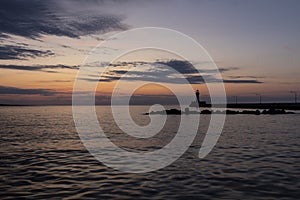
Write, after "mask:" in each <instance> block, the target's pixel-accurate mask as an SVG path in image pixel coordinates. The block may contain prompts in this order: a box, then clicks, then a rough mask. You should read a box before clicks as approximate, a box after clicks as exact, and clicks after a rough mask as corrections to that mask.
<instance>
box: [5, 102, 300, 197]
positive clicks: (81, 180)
mask: <svg viewBox="0 0 300 200" xmlns="http://www.w3.org/2000/svg"><path fill="white" fill-rule="evenodd" d="M131 111H132V116H133V118H134V119H135V120H136V122H137V123H138V124H141V125H145V124H147V123H148V122H149V118H148V116H144V115H141V113H143V112H146V111H147V107H132V110H131ZM97 113H98V115H99V120H100V122H101V124H102V125H103V128H104V130H105V131H106V132H108V137H109V138H110V139H111V140H112V141H113V142H114V143H115V144H118V145H119V146H120V147H122V148H124V149H127V150H130V151H137V152H138V151H151V150H153V149H155V148H160V147H162V146H163V145H165V144H167V143H168V142H169V141H170V140H171V139H172V137H173V136H174V133H175V132H176V128H177V125H176V124H178V120H179V116H168V120H169V121H168V122H167V124H166V127H165V128H164V129H163V130H162V132H161V133H159V134H158V135H157V136H156V137H154V138H151V139H144V140H141V139H140V140H133V139H132V138H129V137H128V136H126V135H125V134H123V133H122V131H120V130H119V129H118V127H117V126H116V125H115V124H114V123H113V122H112V117H111V115H110V110H109V108H108V107H97ZM158 117H159V116H158ZM209 119H210V117H209V116H203V119H201V125H200V130H199V132H198V135H197V137H196V138H195V141H194V143H193V145H192V146H191V147H190V148H189V150H188V151H187V152H186V153H185V154H184V155H183V156H182V157H181V158H180V159H179V160H177V161H176V162H174V163H173V164H172V165H170V166H168V167H166V168H163V169H161V170H159V171H155V172H151V173H143V174H129V173H124V172H120V171H116V170H113V169H111V168H108V167H106V166H105V165H103V164H101V163H100V162H98V161H97V160H96V159H95V158H94V157H93V156H91V155H90V154H89V153H88V152H87V150H86V149H85V148H84V146H83V145H82V143H81V141H80V139H79V136H78V134H77V133H76V131H75V127H74V122H73V119H72V112H71V107H0V127H1V132H0V135H1V137H0V150H1V154H0V160H1V162H0V198H1V199H16V198H28V199H45V198H53V199H62V198H65V199H89V198H91V199H94V198H97V199H134V198H139V199H183V198H187V199H188V198H190V199H192V198H197V199H299V197H300V181H299V180H300V133H299V129H300V123H299V120H300V114H296V115H276V116H268V115H263V116H254V115H232V116H227V118H226V124H225V127H224V131H223V133H222V135H221V137H220V139H219V141H218V143H217V145H216V146H215V148H214V149H213V151H212V152H211V153H210V154H209V155H208V156H207V157H206V158H205V159H199V158H198V157H197V156H198V152H199V148H200V146H201V142H202V139H203V136H204V133H205V131H206V128H207V124H208V122H209ZM124 164H125V163H124Z"/></svg>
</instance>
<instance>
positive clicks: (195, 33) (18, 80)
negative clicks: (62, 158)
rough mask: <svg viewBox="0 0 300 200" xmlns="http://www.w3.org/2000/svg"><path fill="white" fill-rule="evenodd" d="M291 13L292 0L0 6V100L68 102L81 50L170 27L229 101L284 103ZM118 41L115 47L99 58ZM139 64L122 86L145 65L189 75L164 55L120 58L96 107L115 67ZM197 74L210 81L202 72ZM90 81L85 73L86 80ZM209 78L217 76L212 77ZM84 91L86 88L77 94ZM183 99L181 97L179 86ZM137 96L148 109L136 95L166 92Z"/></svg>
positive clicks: (293, 58)
mask: <svg viewBox="0 0 300 200" xmlns="http://www.w3.org/2000/svg"><path fill="white" fill-rule="evenodd" d="M299 10H300V1H297V0H285V1H284V0H243V1H240V0H222V1H221V0H219V1H218V0H216V1H209V0H203V1H197V0H194V1H193V0H187V1H171V0H162V1H138V0H131V1H130V0H128V1H127V0H125V1H112V0H107V1H106V0H102V1H100V0H99V1H97V0H87V1H83V0H82V1H80V0H78V1H71V0H62V1H59V0H57V1H55V0H52V1H51V0H50V1H37V0H30V1H21V0H3V1H0V43H1V46H0V104H38V105H50V104H51V105H52V104H70V103H71V97H72V90H73V83H74V80H75V77H76V74H77V71H78V68H79V66H80V65H81V64H82V63H83V62H84V60H85V58H86V56H87V55H88V54H89V52H90V51H91V50H92V49H93V48H94V47H95V46H97V45H98V44H99V43H100V42H101V41H104V40H105V39H106V38H109V37H111V36H112V35H113V34H115V33H118V32H121V31H125V30H130V29H133V28H140V27H163V28H169V29H173V30H176V31H179V32H182V33H184V34H186V35H188V36H190V37H192V38H193V39H195V40H196V41H197V42H198V43H200V44H201V45H202V46H203V47H204V48H205V49H206V50H207V51H208V52H209V54H210V56H211V57H212V59H213V60H214V61H215V63H216V64H217V66H218V68H219V69H220V72H221V73H222V76H223V80H224V84H225V88H226V92H227V96H228V101H229V102H230V101H235V98H234V97H235V96H238V98H239V100H240V101H243V102H246V101H249V102H256V101H257V96H258V95H261V96H262V97H263V101H265V102H279V101H280V102H293V101H294V98H293V94H292V93H290V91H298V92H299V93H300V87H299V86H300V81H299V75H300V68H299V67H300V66H299V65H300V39H299V36H300V20H299V19H300V12H299ZM149 37H151V36H150V35H149ZM130 42H133V43H134V42H135V41H134V40H132V41H130ZM174 42H176V41H174ZM123 45H124V44H122V43H118V42H115V46H113V47H107V49H105V51H104V52H103V54H110V53H111V52H112V51H118V49H121V48H124V46H123ZM141 63H142V65H141V66H139V68H138V69H137V70H136V71H135V76H132V77H135V78H128V80H127V81H126V82H125V83H124V84H123V86H124V88H125V89H126V87H127V86H129V85H130V84H131V83H132V82H135V81H140V80H139V79H137V78H136V77H140V76H137V74H139V75H143V76H144V77H145V76H148V75H149V66H152V67H153V66H154V67H157V66H158V65H159V64H165V65H168V66H170V67H172V68H174V69H176V70H177V71H179V72H181V73H183V74H185V75H188V76H190V75H191V74H192V73H191V71H189V70H192V66H191V65H190V63H188V62H186V61H184V60H182V59H181V58H179V57H176V56H174V55H169V54H167V53H164V52H163V53H161V52H157V51H148V52H147V51H145V52H137V53H135V54H134V55H128V56H124V57H123V58H120V59H119V60H117V61H116V62H115V65H114V66H113V67H111V68H109V69H107V72H108V75H110V76H107V77H106V78H105V77H104V79H105V80H104V79H101V78H100V82H101V84H102V86H101V88H99V89H98V93H97V94H98V100H99V104H106V103H107V102H108V100H109V96H110V93H111V90H112V88H113V87H114V85H115V83H116V82H117V80H118V78H120V77H121V76H122V73H124V70H125V71H126V69H128V68H129V67H130V66H132V65H136V64H141ZM200 64H201V63H200ZM204 69H205V66H204ZM162 70H163V69H162ZM201 75H203V76H205V75H206V76H209V72H203V74H201ZM197 78H198V79H197ZM98 80H99V78H98V77H89V78H87V79H86V80H85V81H86V84H89V82H93V81H98ZM101 80H103V81H101ZM151 81H152V82H154V83H155V82H157V83H161V82H163V80H162V79H157V80H151ZM189 81H190V83H191V84H192V85H193V88H195V89H200V90H201V92H202V94H203V96H204V97H203V98H204V99H205V98H206V97H207V96H208V95H209V94H208V92H207V90H206V84H205V83H204V82H203V81H202V79H201V77H199V76H197V77H196V76H195V77H190V80H189ZM211 82H218V80H215V79H214V78H213V76H212V78H211ZM126 84H128V85H127V86H126ZM207 84H209V83H207ZM178 87H183V86H178ZM85 92H89V91H82V94H81V95H84V93H85ZM182 93H183V95H186V94H184V87H183V88H182ZM137 94H138V95H139V98H140V99H141V101H144V102H146V103H148V102H147V101H146V100H145V99H147V100H149V99H151V96H152V98H157V97H158V96H159V97H164V99H168V95H169V94H170V92H168V90H167V89H163V88H161V87H158V86H155V85H149V86H148V87H145V88H142V89H140V90H139V91H137ZM187 95H189V94H187ZM191 95H193V94H191ZM149 103H150V102H149Z"/></svg>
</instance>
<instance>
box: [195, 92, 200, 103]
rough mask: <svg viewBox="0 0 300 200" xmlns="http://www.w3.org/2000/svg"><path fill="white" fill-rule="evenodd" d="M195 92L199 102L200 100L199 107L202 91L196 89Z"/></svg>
mask: <svg viewBox="0 0 300 200" xmlns="http://www.w3.org/2000/svg"><path fill="white" fill-rule="evenodd" d="M195 94H196V98H197V102H198V107H200V92H199V90H196V92H195Z"/></svg>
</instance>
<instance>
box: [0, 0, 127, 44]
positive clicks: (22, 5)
mask: <svg viewBox="0 0 300 200" xmlns="http://www.w3.org/2000/svg"><path fill="white" fill-rule="evenodd" d="M82 3H84V4H88V3H92V2H91V1H87V2H86V1H84V2H82ZM60 4H61V1H58V0H53V1H38V0H31V1H20V0H2V1H0V24H1V26H0V37H7V34H8V35H18V36H23V37H27V38H32V39H37V38H39V37H41V36H42V35H56V36H66V37H71V38H79V37H80V36H84V35H90V34H96V33H107V32H110V31H115V30H124V29H127V25H125V24H124V23H123V22H122V20H123V17H121V16H117V15H114V14H104V13H101V14H99V13H97V12H88V10H83V11H82V12H81V13H73V14H72V13H70V12H67V11H68V10H67V9H66V8H63V7H61V6H60ZM91 6H92V5H91Z"/></svg>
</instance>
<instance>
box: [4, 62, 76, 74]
mask: <svg viewBox="0 0 300 200" xmlns="http://www.w3.org/2000/svg"><path fill="white" fill-rule="evenodd" d="M0 69H11V70H25V71H42V72H48V73H55V71H49V69H74V70H77V69H79V66H69V65H61V64H58V65H36V66H30V65H0Z"/></svg>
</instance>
